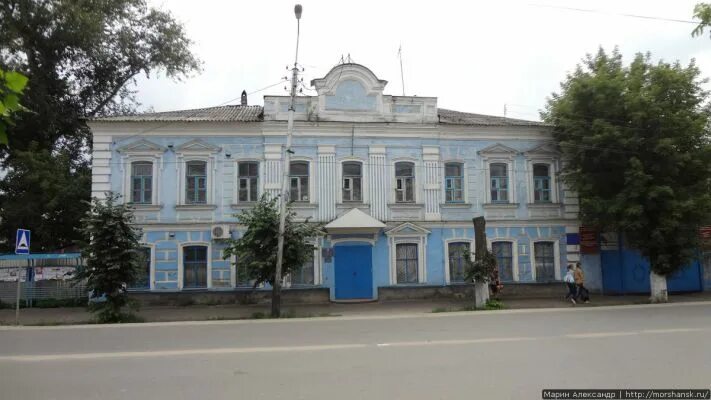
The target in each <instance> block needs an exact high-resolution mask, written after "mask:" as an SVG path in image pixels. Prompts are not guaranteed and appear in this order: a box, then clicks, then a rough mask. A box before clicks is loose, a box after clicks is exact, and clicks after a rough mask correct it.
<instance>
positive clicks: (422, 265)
mask: <svg viewBox="0 0 711 400" xmlns="http://www.w3.org/2000/svg"><path fill="white" fill-rule="evenodd" d="M408 225H412V224H409V223H405V224H402V225H401V226H408ZM396 229H397V228H396ZM420 229H422V228H420ZM427 233H428V232H427ZM427 233H425V232H419V233H416V232H407V233H398V232H392V230H391V231H390V232H387V233H386V235H387V236H388V242H389V245H390V246H389V247H390V249H389V250H390V284H391V285H406V284H399V283H397V261H396V255H397V252H396V245H398V244H402V243H414V244H417V257H418V260H417V280H418V282H417V283H426V282H427Z"/></svg>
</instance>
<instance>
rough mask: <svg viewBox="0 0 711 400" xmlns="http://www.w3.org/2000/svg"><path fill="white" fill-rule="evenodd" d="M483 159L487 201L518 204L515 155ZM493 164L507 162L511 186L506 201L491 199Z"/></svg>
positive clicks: (509, 184) (488, 202) (489, 202)
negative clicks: (493, 200)
mask: <svg viewBox="0 0 711 400" xmlns="http://www.w3.org/2000/svg"><path fill="white" fill-rule="evenodd" d="M482 161H483V167H484V168H483V172H484V182H486V203H487V204H493V205H501V204H516V203H517V201H516V200H517V198H516V172H515V171H516V170H515V169H514V167H515V165H516V162H515V159H514V157H513V155H511V157H493V158H489V157H482ZM491 164H506V172H507V175H508V176H507V177H508V188H509V191H508V201H507V202H506V203H493V202H492V200H491Z"/></svg>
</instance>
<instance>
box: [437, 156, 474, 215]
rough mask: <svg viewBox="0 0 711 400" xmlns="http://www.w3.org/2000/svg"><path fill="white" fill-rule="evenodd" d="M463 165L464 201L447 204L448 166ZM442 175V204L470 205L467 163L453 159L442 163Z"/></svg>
mask: <svg viewBox="0 0 711 400" xmlns="http://www.w3.org/2000/svg"><path fill="white" fill-rule="evenodd" d="M452 163H456V164H461V165H462V191H463V193H462V201H461V202H447V164H452ZM441 166H442V173H441V174H440V179H441V182H442V189H441V190H442V204H445V205H446V204H468V203H469V182H468V179H469V176H468V175H467V163H466V161H464V160H459V159H451V160H445V161H442V163H441Z"/></svg>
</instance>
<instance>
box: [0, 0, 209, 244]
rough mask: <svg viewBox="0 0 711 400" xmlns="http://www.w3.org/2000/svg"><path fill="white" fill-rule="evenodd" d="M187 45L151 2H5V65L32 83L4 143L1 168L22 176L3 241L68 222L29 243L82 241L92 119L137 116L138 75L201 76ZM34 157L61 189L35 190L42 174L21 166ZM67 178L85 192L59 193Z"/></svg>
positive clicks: (3, 214)
mask: <svg viewBox="0 0 711 400" xmlns="http://www.w3.org/2000/svg"><path fill="white" fill-rule="evenodd" d="M190 45H191V42H190V40H188V39H187V37H186V35H185V32H184V29H183V26H182V25H181V24H180V23H178V22H176V21H175V20H174V19H173V17H172V16H171V15H170V14H169V13H167V12H164V11H160V10H156V9H153V8H150V7H148V6H147V5H146V1H145V0H5V1H2V2H0V55H2V56H0V68H2V69H5V70H14V71H18V72H20V73H22V74H23V75H25V76H27V77H28V78H29V82H28V84H27V87H26V89H25V91H24V97H23V101H22V103H23V105H24V106H25V108H26V111H20V112H18V113H16V118H15V126H10V127H9V128H8V138H9V146H8V147H1V146H0V163H1V165H0V167H2V168H4V169H6V170H9V171H16V172H15V173H13V174H11V175H9V176H8V178H6V179H5V182H3V190H2V192H0V237H2V238H12V236H13V233H12V232H14V230H15V229H16V228H17V227H18V226H23V227H26V228H30V229H32V230H33V233H34V234H37V233H39V231H40V230H41V229H44V228H45V227H46V226H51V225H59V224H63V225H64V226H65V229H63V230H60V229H57V230H55V231H53V232H51V233H50V232H46V234H42V235H38V236H36V237H37V238H38V239H40V241H35V243H33V245H34V244H36V245H37V246H38V248H41V249H52V248H58V247H63V246H66V245H69V244H72V243H73V242H74V241H75V240H76V239H77V238H78V237H77V233H76V232H75V230H74V227H76V226H78V225H79V220H78V219H74V217H75V216H76V215H81V214H82V213H83V212H84V211H86V206H85V205H84V204H85V200H89V197H88V194H89V192H90V191H89V188H90V175H91V172H90V168H89V165H90V162H91V159H90V157H89V155H88V152H89V151H90V150H91V146H92V143H91V137H90V131H89V128H88V127H87V124H86V120H87V119H89V118H92V117H96V116H101V115H107V114H115V113H125V112H133V111H135V110H136V107H137V103H136V102H135V99H134V96H133V92H132V88H133V87H134V84H135V79H136V77H137V76H139V75H140V74H145V75H149V74H151V73H156V72H162V73H164V74H165V75H167V76H169V77H172V78H175V79H179V78H181V77H183V76H186V75H187V74H189V73H191V72H193V71H197V70H199V67H200V65H199V62H198V61H197V60H196V58H195V57H194V56H193V55H192V54H191V52H190V50H189V48H190ZM28 152H30V153H32V154H31V155H28V154H27V153H28ZM28 158H32V159H35V160H37V163H33V165H36V166H40V165H53V166H54V167H55V168H61V170H59V169H55V170H54V172H55V173H56V174H48V176H47V177H46V178H47V179H49V180H50V182H47V183H46V184H47V185H50V186H52V187H56V188H60V189H59V191H58V192H57V191H49V192H44V191H35V190H34V189H35V187H34V186H33V185H32V183H33V182H35V181H36V176H37V175H39V174H42V173H43V172H42V171H39V170H37V169H34V168H32V169H31V168H29V167H28V166H27V165H22V164H23V163H24V162H25V161H26V160H27V159H28ZM67 176H72V177H74V178H76V179H77V180H78V181H79V182H81V184H82V185H83V186H80V185H69V186H66V187H65V189H61V186H62V185H63V181H64V180H65V177H67ZM60 202H65V203H66V204H71V205H73V206H74V207H77V208H78V209H79V210H78V211H77V212H74V213H71V214H70V215H68V216H63V215H61V213H62V212H63V211H62V210H61V209H58V208H57V207H53V206H52V205H56V204H58V203H60ZM18 205H20V206H21V207H20V208H18ZM27 210H31V211H32V212H31V213H30V214H26V213H25V212H26V211H27ZM8 249H9V243H7V239H6V240H5V241H4V242H0V251H3V250H8Z"/></svg>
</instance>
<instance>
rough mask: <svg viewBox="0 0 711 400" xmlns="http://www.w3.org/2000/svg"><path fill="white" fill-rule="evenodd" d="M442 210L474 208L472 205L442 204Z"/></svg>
mask: <svg viewBox="0 0 711 400" xmlns="http://www.w3.org/2000/svg"><path fill="white" fill-rule="evenodd" d="M439 206H440V208H472V204H471V203H441V204H440V205H439Z"/></svg>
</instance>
